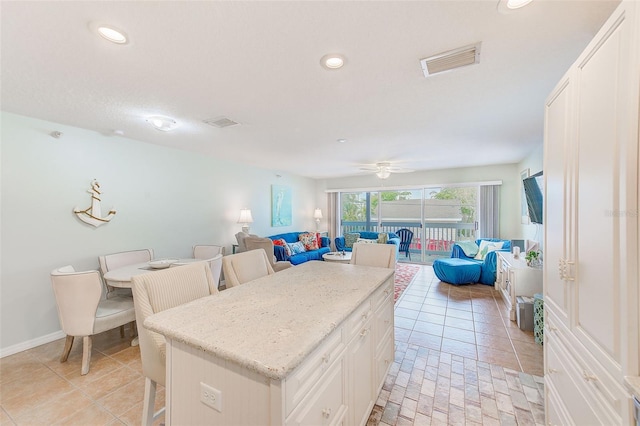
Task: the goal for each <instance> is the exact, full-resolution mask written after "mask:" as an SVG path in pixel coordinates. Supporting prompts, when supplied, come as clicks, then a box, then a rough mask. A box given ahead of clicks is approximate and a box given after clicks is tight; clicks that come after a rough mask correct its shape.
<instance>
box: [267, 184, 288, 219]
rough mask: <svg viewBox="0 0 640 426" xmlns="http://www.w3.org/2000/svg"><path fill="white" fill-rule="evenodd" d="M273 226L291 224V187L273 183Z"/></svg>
mask: <svg viewBox="0 0 640 426" xmlns="http://www.w3.org/2000/svg"><path fill="white" fill-rule="evenodd" d="M271 226H274V227H276V226H291V188H290V187H288V186H284V185H271Z"/></svg>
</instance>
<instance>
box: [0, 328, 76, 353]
mask: <svg viewBox="0 0 640 426" xmlns="http://www.w3.org/2000/svg"><path fill="white" fill-rule="evenodd" d="M66 336H67V335H66V334H64V332H63V331H62V330H59V331H56V332H55V333H51V334H47V335H46V336H40V337H38V338H36V339H32V340H27V341H26V342H22V343H18V344H17V345H13V346H9V347H8V348H2V349H0V358H4V357H5V356H9V355H13V354H17V353H18V352H22V351H26V350H27V349H31V348H35V347H36V346H40V345H44V344H45V343H50V342H53V341H54V340H58V339H62V338H64V337H66Z"/></svg>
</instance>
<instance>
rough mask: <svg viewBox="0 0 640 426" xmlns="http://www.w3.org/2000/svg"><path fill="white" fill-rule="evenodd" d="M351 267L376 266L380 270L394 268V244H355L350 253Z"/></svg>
mask: <svg viewBox="0 0 640 426" xmlns="http://www.w3.org/2000/svg"><path fill="white" fill-rule="evenodd" d="M350 263H351V264H352V265H364V266H378V267H381V268H391V269H395V268H396V246H395V244H364V243H356V244H354V245H353V249H352V251H351V262H350Z"/></svg>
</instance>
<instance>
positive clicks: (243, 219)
mask: <svg viewBox="0 0 640 426" xmlns="http://www.w3.org/2000/svg"><path fill="white" fill-rule="evenodd" d="M238 223H253V217H252V216H251V210H249V209H242V210H240V217H239V218H238Z"/></svg>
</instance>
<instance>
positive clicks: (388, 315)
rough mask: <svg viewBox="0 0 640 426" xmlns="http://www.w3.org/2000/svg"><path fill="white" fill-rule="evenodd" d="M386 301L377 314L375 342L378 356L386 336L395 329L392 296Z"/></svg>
mask: <svg viewBox="0 0 640 426" xmlns="http://www.w3.org/2000/svg"><path fill="white" fill-rule="evenodd" d="M385 300H387V302H386V303H383V304H382V305H380V306H379V307H378V309H377V310H376V312H375V325H374V337H375V340H374V341H375V346H376V347H375V351H376V354H377V353H378V352H379V351H380V347H381V345H382V344H383V343H384V342H383V339H384V338H385V336H386V335H387V334H388V333H389V331H390V330H392V329H393V303H392V301H391V295H389V297H388V298H387V299H385Z"/></svg>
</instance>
